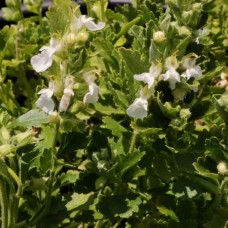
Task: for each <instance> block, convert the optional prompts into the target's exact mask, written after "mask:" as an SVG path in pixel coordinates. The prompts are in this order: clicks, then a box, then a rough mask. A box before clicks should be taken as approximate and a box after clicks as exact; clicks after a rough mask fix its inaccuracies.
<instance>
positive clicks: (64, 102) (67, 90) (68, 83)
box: [59, 76, 74, 112]
mask: <svg viewBox="0 0 228 228" xmlns="http://www.w3.org/2000/svg"><path fill="white" fill-rule="evenodd" d="M73 86H74V77H73V76H67V77H66V79H65V85H64V91H63V96H62V98H61V100H60V102H59V112H65V111H66V110H67V109H68V107H69V104H70V98H71V96H73V95H74V91H73Z"/></svg>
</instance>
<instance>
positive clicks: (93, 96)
mask: <svg viewBox="0 0 228 228" xmlns="http://www.w3.org/2000/svg"><path fill="white" fill-rule="evenodd" d="M98 99H99V87H98V86H97V85H96V84H95V83H90V85H89V92H88V93H86V94H85V96H84V98H83V102H84V103H96V102H97V101H98Z"/></svg>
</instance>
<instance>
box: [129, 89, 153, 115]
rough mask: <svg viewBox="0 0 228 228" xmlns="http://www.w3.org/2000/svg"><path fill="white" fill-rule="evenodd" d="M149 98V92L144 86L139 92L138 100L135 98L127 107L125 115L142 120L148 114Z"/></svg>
mask: <svg viewBox="0 0 228 228" xmlns="http://www.w3.org/2000/svg"><path fill="white" fill-rule="evenodd" d="M150 96H151V91H150V90H149V88H148V87H147V86H146V87H144V89H142V90H141V91H140V96H139V98H136V99H135V100H134V102H133V103H132V104H131V105H130V106H129V107H128V109H127V115H128V116H131V117H134V118H139V119H143V118H144V117H146V116H147V114H148V99H149V98H150Z"/></svg>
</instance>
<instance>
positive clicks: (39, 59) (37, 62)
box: [31, 38, 61, 72]
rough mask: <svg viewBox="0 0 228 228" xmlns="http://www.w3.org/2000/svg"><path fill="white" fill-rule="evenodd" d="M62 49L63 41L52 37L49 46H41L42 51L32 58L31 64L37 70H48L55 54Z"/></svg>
mask: <svg viewBox="0 0 228 228" xmlns="http://www.w3.org/2000/svg"><path fill="white" fill-rule="evenodd" d="M60 49H61V43H60V42H58V41H57V40H55V39H54V38H51V39H50V45H49V46H43V47H41V48H40V51H41V53H40V54H38V55H35V56H33V57H32V58H31V64H32V67H33V69H34V70H35V71H36V72H43V71H45V70H47V69H48V68H49V67H50V66H51V65H52V62H53V55H54V53H55V52H57V51H59V50H60Z"/></svg>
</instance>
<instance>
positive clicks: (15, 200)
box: [8, 167, 23, 227]
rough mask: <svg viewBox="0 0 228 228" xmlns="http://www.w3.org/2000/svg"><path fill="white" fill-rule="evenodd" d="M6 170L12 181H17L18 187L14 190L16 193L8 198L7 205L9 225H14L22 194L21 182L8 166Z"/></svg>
mask: <svg viewBox="0 0 228 228" xmlns="http://www.w3.org/2000/svg"><path fill="white" fill-rule="evenodd" d="M8 172H9V174H10V176H11V177H12V178H13V179H14V181H15V182H16V183H17V186H18V189H17V192H16V195H15V196H13V197H11V198H10V202H9V204H10V206H9V226H10V227H15V224H16V222H17V217H18V207H19V200H20V198H21V195H22V190H23V189H22V182H21V180H20V178H19V177H18V176H17V174H16V173H15V172H14V171H13V170H12V169H11V168H9V167H8Z"/></svg>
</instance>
